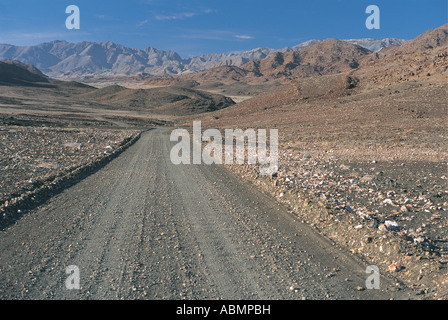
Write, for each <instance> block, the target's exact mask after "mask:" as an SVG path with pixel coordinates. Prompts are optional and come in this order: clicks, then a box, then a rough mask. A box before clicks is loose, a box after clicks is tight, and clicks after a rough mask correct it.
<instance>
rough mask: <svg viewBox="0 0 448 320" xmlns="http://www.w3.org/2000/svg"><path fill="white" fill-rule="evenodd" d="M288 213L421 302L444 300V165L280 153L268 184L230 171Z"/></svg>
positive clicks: (245, 169) (248, 171)
mask: <svg viewBox="0 0 448 320" xmlns="http://www.w3.org/2000/svg"><path fill="white" fill-rule="evenodd" d="M230 168H231V170H233V171H235V172H236V173H238V174H239V175H240V176H242V177H243V178H245V179H249V180H250V181H252V182H253V183H255V184H256V185H258V187H259V188H261V189H263V190H265V191H266V192H268V193H270V194H272V195H273V196H274V197H275V198H276V199H277V200H278V201H280V202H281V203H283V204H285V205H286V206H287V207H288V209H289V210H290V212H291V213H292V214H294V215H297V216H298V217H299V218H300V219H301V220H303V221H305V222H308V223H309V224H311V225H312V226H314V227H315V228H317V229H318V230H319V231H320V232H321V233H322V234H323V235H325V236H327V237H328V238H330V239H331V240H333V241H334V242H335V243H337V244H339V245H343V246H344V247H347V248H348V249H349V250H350V251H351V252H353V253H355V254H358V255H360V256H361V257H362V258H363V259H365V260H367V261H368V262H369V263H372V264H374V265H377V266H378V267H379V268H380V271H381V272H383V273H387V274H389V275H391V276H393V277H396V279H397V281H399V282H402V283H403V285H406V286H408V287H411V288H412V289H413V290H415V292H416V293H417V294H419V295H422V297H427V298H434V299H448V268H447V263H448V189H447V179H448V178H447V163H446V162H441V161H440V162H434V161H433V162H430V161H426V162H425V161H407V162H401V161H398V162H397V161H394V160H389V161H387V160H384V161H356V160H347V159H344V160H342V158H340V157H336V156H332V155H331V153H328V151H323V152H320V153H319V152H315V153H311V152H307V151H305V150H297V149H293V148H291V149H287V148H286V149H283V150H282V151H280V154H279V168H278V171H277V172H275V173H274V174H273V175H272V176H261V175H259V174H258V173H259V168H258V167H257V166H249V165H246V166H237V165H232V166H230Z"/></svg>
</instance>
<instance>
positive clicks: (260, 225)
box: [0, 129, 409, 300]
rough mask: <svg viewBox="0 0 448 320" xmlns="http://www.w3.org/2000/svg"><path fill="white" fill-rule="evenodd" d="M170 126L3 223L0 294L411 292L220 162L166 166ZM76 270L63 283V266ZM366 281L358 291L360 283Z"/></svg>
mask: <svg viewBox="0 0 448 320" xmlns="http://www.w3.org/2000/svg"><path fill="white" fill-rule="evenodd" d="M170 132H171V130H170V129H156V130H151V131H147V132H145V133H144V134H143V135H142V136H141V138H140V140H139V141H137V142H136V143H135V144H134V145H133V146H131V147H130V148H129V149H127V150H126V151H125V152H124V153H123V154H121V155H120V156H119V157H117V158H116V159H114V160H112V161H111V162H110V163H109V164H108V165H106V166H105V167H104V168H103V169H101V170H100V171H98V172H96V173H94V174H93V175H91V176H89V177H88V178H86V179H84V180H83V181H81V182H79V183H78V184H76V185H74V186H72V187H70V188H68V189H66V190H65V191H63V192H61V193H60V194H58V195H56V196H55V197H53V198H51V199H50V200H48V201H47V202H46V203H45V204H43V205H41V206H40V207H38V208H37V209H35V210H33V211H31V212H29V213H27V214H26V215H25V216H24V217H23V218H22V219H20V220H18V221H17V222H16V223H15V224H14V225H12V226H10V227H9V228H8V229H5V230H1V231H0V298H1V299H299V300H300V299H390V298H392V297H393V298H397V299H402V298H403V299H404V298H408V297H409V295H408V291H407V290H406V289H405V288H402V289H401V290H398V289H397V288H396V284H395V282H394V281H392V280H390V279H387V278H381V290H367V289H365V282H366V279H367V277H368V275H367V274H366V272H365V271H366V267H367V266H368V265H367V264H366V263H364V262H363V261H361V260H359V259H358V258H357V257H356V256H352V255H350V254H348V253H346V252H345V251H344V250H342V249H340V248H337V246H335V245H333V244H332V243H331V242H330V241H328V240H326V239H325V238H323V237H321V236H319V234H318V233H317V232H316V231H314V229H312V228H310V227H309V226H308V225H306V224H304V223H301V222H300V221H298V220H297V219H296V218H294V217H293V216H292V215H290V214H288V213H287V211H286V210H285V209H284V208H283V207H281V206H280V205H279V204H278V203H276V202H275V201H273V200H272V199H271V198H269V197H268V196H267V195H265V194H263V193H261V192H259V191H257V190H255V189H254V187H251V186H250V185H249V184H248V183H247V182H244V181H241V180H239V179H238V178H237V177H236V176H235V175H234V174H232V173H230V172H229V171H228V170H227V169H225V168H224V167H222V166H207V165H180V166H175V165H173V164H172V163H171V161H170V158H169V153H170V150H171V146H172V145H173V143H172V142H170V141H169V135H170ZM71 265H75V266H77V267H78V268H79V274H80V289H74V290H68V289H67V288H66V285H65V281H66V279H67V277H68V274H66V268H67V267H68V266H71ZM360 287H363V288H362V289H361V288H360Z"/></svg>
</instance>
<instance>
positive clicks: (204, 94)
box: [0, 25, 448, 299]
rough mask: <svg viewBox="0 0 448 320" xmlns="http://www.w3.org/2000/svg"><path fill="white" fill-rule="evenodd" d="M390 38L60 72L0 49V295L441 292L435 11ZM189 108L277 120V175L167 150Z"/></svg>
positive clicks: (439, 56) (199, 117)
mask: <svg viewBox="0 0 448 320" xmlns="http://www.w3.org/2000/svg"><path fill="white" fill-rule="evenodd" d="M394 44H396V45H390V46H388V47H386V48H382V49H381V50H370V49H368V48H366V47H365V46H364V47H362V46H358V45H357V44H356V43H355V42H354V41H352V42H348V41H341V40H337V39H327V40H324V41H318V42H315V43H310V44H309V45H307V46H304V47H303V48H300V50H285V51H283V52H270V54H269V55H267V54H265V53H263V54H258V55H256V56H254V55H247V53H245V55H244V57H243V58H241V60H238V61H239V63H238V65H226V64H225V63H224V62H222V61H221V62H216V61H215V60H213V61H215V62H214V63H211V62H210V61H212V59H217V57H216V56H213V57H209V59H210V60H207V61H209V62H210V64H207V67H205V66H203V65H200V66H199V65H198V63H199V62H197V61H196V62H195V61H194V60H193V59H192V60H191V61H189V62H188V63H189V67H190V68H196V69H194V70H195V71H196V72H188V73H180V74H169V75H153V76H152V75H145V74H143V75H142V74H140V75H134V76H133V75H122V74H120V75H112V76H110V75H109V77H108V76H107V75H105V74H101V75H100V76H98V77H96V78H92V77H90V76H89V77H81V78H80V77H79V75H76V77H75V78H74V79H75V80H77V81H68V80H67V79H64V80H61V79H59V80H56V79H53V78H50V77H48V76H47V75H45V74H44V73H42V72H41V71H40V70H39V69H38V68H37V67H35V66H31V65H27V64H24V63H21V62H18V61H16V60H3V61H1V62H0V150H1V151H2V153H1V157H0V175H1V183H0V214H1V216H0V230H1V232H0V241H1V243H2V244H4V245H2V248H1V253H0V257H1V258H0V284H1V286H0V297H2V298H12V299H21V298H28V299H40V298H46V299H150V298H153V299H202V298H206V299H216V298H218V299H226V298H231V299H235V298H237V299H257V298H258V299H302V298H307V299H308V298H309V299H391V298H392V299H448V188H447V180H448V172H447V161H448V158H447V156H448V154H447V151H448V150H447V135H446V134H447V131H446V128H447V127H446V126H447V120H448V114H447V89H448V82H447V80H448V25H444V26H441V27H440V28H436V29H433V30H428V31H426V32H425V33H423V34H422V35H421V36H419V37H417V38H415V39H413V40H410V41H407V42H399V43H397V42H394ZM57 45H63V44H60V43H59V44H57ZM84 45H87V44H84ZM102 46H103V47H107V48H109V47H113V46H112V44H107V43H104V44H102ZM372 48H373V47H372ZM148 52H150V50H147V52H146V53H141V54H149V53H148ZM257 52H258V53H259V51H257ZM150 53H154V52H153V51H151V52H150ZM252 54H253V52H252ZM168 56H169V57H174V58H176V56H175V55H173V54H172V53H171V54H168ZM246 56H249V57H251V59H250V60H249V59H248V58H246ZM221 58H222V57H221ZM227 58H228V57H227ZM227 58H226V59H227ZM176 59H177V58H176ZM203 60H204V59H203ZM203 60H201V61H203ZM224 61H225V60H224ZM183 63H184V64H185V62H183ZM195 63H196V64H195ZM220 63H221V65H220ZM170 65H173V62H170ZM173 68H174V67H173ZM182 68H184V66H183V65H182V64H181V63H180V62H177V63H176V65H175V69H176V70H177V69H179V70H180V69H182ZM126 70H128V69H126ZM65 71H66V70H65ZM127 72H128V71H127ZM128 73H130V74H132V73H133V72H130V71H129V72H128ZM68 78H70V77H68ZM80 80H82V82H79V81H80ZM193 121H201V122H202V129H203V130H205V129H207V128H218V129H222V130H224V129H226V128H241V129H248V128H256V129H277V130H278V131H279V166H278V168H277V170H276V172H274V173H273V174H272V175H270V176H261V175H259V165H212V166H206V165H200V166H187V165H181V166H175V165H173V164H172V163H171V162H170V160H169V151H170V148H171V147H172V145H173V144H172V143H171V142H170V140H169V133H170V131H171V130H173V129H175V128H176V127H182V128H189V127H191V125H192V123H193ZM235 234H238V235H239V237H234V235H235ZM156 248H158V249H156ZM19 252H20V254H18V253H19ZM74 261H75V262H76V263H79V264H81V265H82V266H83V270H82V272H83V274H87V275H88V280H85V281H84V283H83V287H82V290H80V291H79V292H76V293H73V292H71V293H67V291H64V290H63V289H62V287H61V285H59V286H58V283H63V280H61V279H62V278H63V276H64V274H63V272H62V273H61V272H59V273H58V271H57V270H59V271H60V270H63V268H64V266H66V265H69V264H71V263H73V262H74ZM369 265H377V266H378V267H379V268H380V270H381V275H382V277H383V278H382V281H383V282H382V283H384V286H383V287H382V288H381V290H367V288H366V287H365V278H366V275H365V268H366V267H367V266H369Z"/></svg>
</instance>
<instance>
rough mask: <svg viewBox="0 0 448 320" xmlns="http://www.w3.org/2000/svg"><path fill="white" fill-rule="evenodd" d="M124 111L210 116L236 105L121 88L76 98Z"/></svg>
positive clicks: (171, 91) (199, 95)
mask: <svg viewBox="0 0 448 320" xmlns="http://www.w3.org/2000/svg"><path fill="white" fill-rule="evenodd" d="M77 98H78V99H82V100H91V101H94V102H97V103H101V104H104V105H112V106H116V107H118V108H120V109H124V110H137V111H151V112H154V113H157V114H172V115H179V116H182V115H188V114H198V113H203V112H210V111H215V110H219V109H223V108H226V107H228V106H230V105H233V104H234V102H233V101H232V99H230V98H227V97H224V96H222V95H217V94H211V93H207V92H202V91H199V90H193V89H188V88H182V87H176V86H172V87H160V88H153V89H128V88H124V87H121V86H109V87H105V88H101V89H98V90H95V91H92V92H89V93H86V94H82V95H80V96H78V97H77Z"/></svg>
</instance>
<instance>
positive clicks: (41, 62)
mask: <svg viewBox="0 0 448 320" xmlns="http://www.w3.org/2000/svg"><path fill="white" fill-rule="evenodd" d="M343 41H345V42H347V43H351V44H355V45H357V46H360V47H362V48H365V49H367V50H369V51H372V52H378V51H380V50H382V49H384V48H387V47H389V46H399V45H402V44H403V43H405V42H406V40H402V39H396V38H387V39H349V40H343ZM319 42H322V41H321V40H310V41H307V42H304V43H301V44H298V45H296V46H294V47H292V48H289V47H286V48H282V49H272V48H256V49H253V50H249V51H244V52H234V53H213V54H207V55H202V56H196V57H191V58H188V59H183V58H182V57H181V56H180V55H179V54H178V53H176V52H173V51H164V50H158V49H155V48H152V47H148V48H146V49H144V50H142V49H134V48H128V47H125V46H123V45H120V44H116V43H113V42H99V43H97V42H86V41H84V42H79V43H70V42H66V41H59V40H58V41H52V42H47V43H42V44H39V45H35V46H13V45H9V44H0V60H4V59H11V60H17V61H20V62H22V63H25V64H28V65H32V66H35V67H36V68H38V69H39V70H41V71H42V72H43V73H45V74H46V75H48V76H50V77H52V78H57V79H69V78H77V79H83V80H88V79H89V78H92V77H106V78H107V77H116V76H135V75H136V74H140V75H143V76H150V75H158V76H160V75H179V74H188V73H198V72H203V71H206V70H209V69H211V68H216V67H221V66H236V67H241V66H243V65H245V64H247V63H248V62H249V61H252V60H261V59H265V58H267V57H271V56H273V55H275V54H278V53H282V54H283V53H288V52H297V51H301V50H303V49H304V48H307V47H310V46H312V45H314V44H316V43H319Z"/></svg>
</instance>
